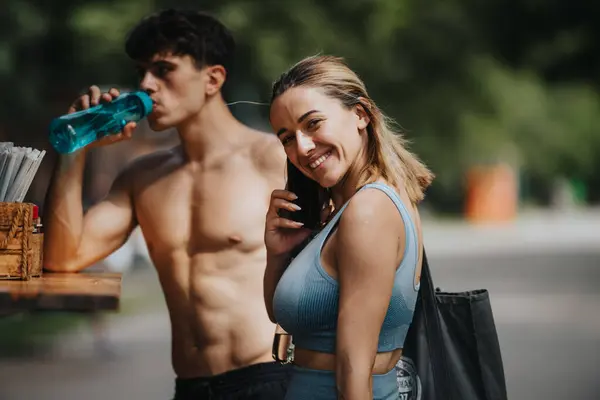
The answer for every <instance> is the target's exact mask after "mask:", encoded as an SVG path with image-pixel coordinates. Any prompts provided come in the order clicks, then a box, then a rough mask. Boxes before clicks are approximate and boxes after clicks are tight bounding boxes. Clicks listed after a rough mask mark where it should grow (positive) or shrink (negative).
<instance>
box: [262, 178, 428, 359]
mask: <svg viewBox="0 0 600 400" xmlns="http://www.w3.org/2000/svg"><path fill="white" fill-rule="evenodd" d="M366 188H375V189H379V190H381V191H383V192H384V193H386V194H387V195H388V196H389V197H390V199H391V200H392V201H393V202H394V204H395V205H396V207H397V208H398V211H399V212H400V214H401V215H402V220H403V221H404V227H405V236H406V246H405V251H404V257H403V258H402V262H401V264H400V266H399V267H398V269H397V270H396V275H395V278H394V287H393V290H392V297H391V299H390V304H389V306H388V310H387V313H386V315H385V319H384V321H383V325H382V327H381V331H380V334H379V343H378V346H377V351H378V352H387V351H392V350H395V349H399V348H402V347H403V346H404V340H405V338H406V334H407V332H408V328H409V326H410V324H411V322H412V319H413V313H414V310H415V304H416V301H417V293H418V290H419V285H420V284H419V283H417V284H416V285H415V281H416V277H415V274H416V269H417V263H418V260H419V251H418V249H419V246H418V235H417V231H416V228H415V225H414V223H413V222H412V219H411V217H410V214H409V212H408V210H407V209H406V207H405V206H404V204H403V203H402V200H400V197H399V196H398V194H397V193H396V192H395V191H394V190H393V189H392V188H390V187H389V186H387V185H385V184H382V183H370V184H367V185H365V186H363V187H362V188H361V189H360V190H364V189H366ZM347 205H348V202H346V204H344V205H343V206H342V208H341V209H340V211H339V212H338V213H337V214H336V215H335V216H334V217H333V218H332V219H331V221H329V223H328V224H327V225H326V226H325V227H324V228H323V230H322V231H321V232H319V234H318V235H317V236H315V238H314V239H313V240H312V241H310V242H309V244H308V245H307V246H306V247H305V248H304V249H303V250H302V251H301V252H300V254H298V256H297V257H296V258H295V259H294V260H293V261H292V262H291V263H290V265H289V266H288V267H287V269H286V270H285V272H284V274H283V276H282V277H281V279H280V280H279V283H278V284H277V287H276V289H275V294H274V296H273V313H274V315H275V319H276V320H277V322H278V323H279V324H280V325H281V327H282V328H283V329H285V330H286V331H287V332H288V333H290V334H291V335H292V336H293V341H294V345H296V346H298V347H300V348H303V349H307V350H313V351H319V352H323V353H335V340H336V328H337V317H338V302H339V286H338V283H337V281H336V280H335V279H334V278H333V277H331V275H329V274H328V273H327V272H326V271H325V270H324V269H323V266H322V265H321V250H322V248H323V244H324V242H325V240H326V239H327V237H328V236H329V234H330V233H331V231H332V230H333V229H334V228H335V227H336V226H337V222H338V221H339V218H340V216H341V215H342V213H343V211H344V209H345V208H346V206H347Z"/></svg>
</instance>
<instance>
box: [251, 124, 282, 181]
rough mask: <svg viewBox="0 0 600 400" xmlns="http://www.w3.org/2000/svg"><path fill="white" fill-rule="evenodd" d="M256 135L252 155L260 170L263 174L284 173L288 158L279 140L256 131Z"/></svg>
mask: <svg viewBox="0 0 600 400" xmlns="http://www.w3.org/2000/svg"><path fill="white" fill-rule="evenodd" d="M254 133H255V139H254V140H253V142H252V146H251V151H250V155H251V157H252V159H253V160H254V162H255V164H256V166H257V167H258V169H260V170H261V171H263V172H276V173H279V174H281V173H283V171H284V170H283V168H284V167H285V160H286V156H285V152H284V151H283V146H282V145H281V142H280V141H279V139H277V137H276V136H275V135H274V134H272V133H267V132H262V131H259V130H254Z"/></svg>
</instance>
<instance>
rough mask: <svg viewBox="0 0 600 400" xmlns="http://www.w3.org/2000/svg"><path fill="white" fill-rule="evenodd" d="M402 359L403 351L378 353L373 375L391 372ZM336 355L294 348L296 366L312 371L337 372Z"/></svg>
mask: <svg viewBox="0 0 600 400" xmlns="http://www.w3.org/2000/svg"><path fill="white" fill-rule="evenodd" d="M401 357H402V349H396V350H394V351H389V352H385V353H377V355H376V356H375V363H374V364H373V370H372V373H373V374H374V375H381V374H386V373H388V372H390V371H391V370H392V369H393V368H394V366H395V365H396V364H397V363H398V361H399V360H400V358H401ZM335 363H336V361H335V354H329V353H321V352H318V351H313V350H307V349H302V348H299V347H295V348H294V364H295V365H297V366H299V367H303V368H310V369H317V370H323V371H335Z"/></svg>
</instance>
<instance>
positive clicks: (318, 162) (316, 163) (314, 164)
mask: <svg viewBox="0 0 600 400" xmlns="http://www.w3.org/2000/svg"><path fill="white" fill-rule="evenodd" d="M330 155H331V152H328V153H325V154H323V155H322V156H321V157H319V158H318V159H316V160H315V161H313V162H311V163H310V164H309V167H311V168H312V169H315V168H317V167H318V166H319V165H321V164H323V162H324V161H325V160H327V159H328V158H329V156H330Z"/></svg>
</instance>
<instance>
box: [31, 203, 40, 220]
mask: <svg viewBox="0 0 600 400" xmlns="http://www.w3.org/2000/svg"><path fill="white" fill-rule="evenodd" d="M39 216H40V208H39V207H38V206H36V205H35V204H34V205H33V219H34V220H36V219H37V218H38V217H39Z"/></svg>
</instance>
